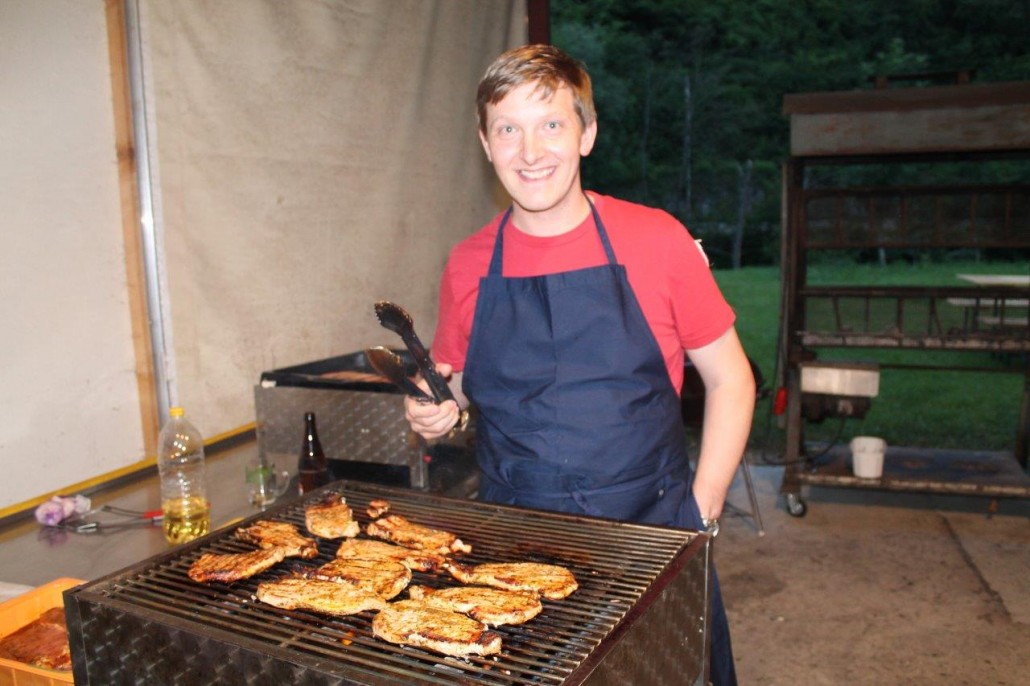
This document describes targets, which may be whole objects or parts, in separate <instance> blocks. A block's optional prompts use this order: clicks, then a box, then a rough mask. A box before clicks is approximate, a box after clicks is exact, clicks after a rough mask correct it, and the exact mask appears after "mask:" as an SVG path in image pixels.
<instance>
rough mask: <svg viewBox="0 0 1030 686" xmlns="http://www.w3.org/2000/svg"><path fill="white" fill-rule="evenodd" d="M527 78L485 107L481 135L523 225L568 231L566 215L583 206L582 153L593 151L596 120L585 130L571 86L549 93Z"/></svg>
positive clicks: (529, 228)
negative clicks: (546, 93) (549, 95)
mask: <svg viewBox="0 0 1030 686" xmlns="http://www.w3.org/2000/svg"><path fill="white" fill-rule="evenodd" d="M536 86H537V84H536V83H535V82H534V83H527V84H523V85H522V86H519V87H518V88H516V89H515V90H513V91H511V92H510V93H508V95H506V96H505V97H504V99H503V100H501V101H500V102H499V103H497V104H496V105H488V106H487V108H486V133H485V134H484V133H483V132H482V131H481V132H480V134H479V137H480V140H481V141H482V143H483V149H484V150H485V151H486V156H487V158H488V159H489V160H490V162H491V163H493V166H494V170H495V171H496V172H497V176H498V178H499V179H500V180H501V183H502V184H503V185H504V188H505V189H506V190H507V191H508V194H509V195H511V197H512V200H514V202H515V211H516V213H517V216H516V221H517V222H518V223H519V226H520V228H522V229H523V230H530V231H531V230H532V229H533V228H535V227H546V226H550V227H552V230H558V229H560V230H567V229H569V228H572V227H571V226H565V225H563V222H566V221H567V220H571V221H575V222H576V223H578V222H579V221H581V220H582V217H581V216H579V217H577V216H575V215H576V214H577V213H578V212H580V210H581V208H582V207H583V206H584V205H585V201H584V200H583V193H582V188H581V186H580V177H579V161H580V157H584V156H586V155H589V154H590V150H591V149H592V148H593V146H594V137H595V136H596V134H597V123H596V122H592V123H591V124H590V125H589V126H587V127H586V129H584V128H583V125H582V124H581V123H580V121H579V116H578V115H577V114H576V108H575V105H574V102H575V101H574V99H573V95H572V91H571V90H570V89H569V88H567V87H562V88H559V89H557V90H556V91H555V92H554V93H553V94H552V95H551V97H550V98H544V97H543V96H542V95H541V93H540V91H536V90H535V89H536Z"/></svg>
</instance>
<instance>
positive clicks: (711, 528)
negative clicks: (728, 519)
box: [701, 517, 719, 538]
mask: <svg viewBox="0 0 1030 686" xmlns="http://www.w3.org/2000/svg"><path fill="white" fill-rule="evenodd" d="M701 524H702V526H704V528H705V533H706V534H708V535H709V536H711V537H712V538H715V537H716V536H718V535H719V518H718V517H712V518H711V519H707V518H706V517H702V518H701Z"/></svg>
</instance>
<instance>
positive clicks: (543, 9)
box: [526, 0, 551, 44]
mask: <svg viewBox="0 0 1030 686" xmlns="http://www.w3.org/2000/svg"><path fill="white" fill-rule="evenodd" d="M526 21H527V23H528V37H529V42H530V43H533V44H536V43H550V42H551V3H550V0H526Z"/></svg>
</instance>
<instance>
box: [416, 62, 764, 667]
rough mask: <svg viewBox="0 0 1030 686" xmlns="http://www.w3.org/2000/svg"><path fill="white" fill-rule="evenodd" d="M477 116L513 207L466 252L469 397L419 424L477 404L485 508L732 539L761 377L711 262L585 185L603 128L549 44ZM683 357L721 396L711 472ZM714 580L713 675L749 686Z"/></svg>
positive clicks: (443, 346) (658, 216)
mask: <svg viewBox="0 0 1030 686" xmlns="http://www.w3.org/2000/svg"><path fill="white" fill-rule="evenodd" d="M477 106H478V113H479V138H480V140H481V142H482V144H483V149H484V150H485V151H486V156H487V158H488V159H489V160H490V162H491V164H493V167H494V170H495V171H496V173H497V176H498V178H499V179H500V181H501V183H502V184H503V185H504V188H505V189H506V190H507V191H508V194H509V195H510V196H511V199H512V204H511V206H510V207H509V208H508V209H507V210H506V211H504V212H502V213H501V214H499V215H498V216H497V217H495V218H494V219H493V220H492V221H491V222H490V223H489V224H487V225H486V226H485V227H483V228H482V229H480V230H479V231H477V232H476V233H475V234H473V235H472V236H470V237H469V238H467V239H466V240H464V241H462V242H461V243H460V244H458V245H457V246H455V248H454V249H453V250H452V252H451V255H450V259H449V260H448V263H447V267H446V269H445V271H444V275H443V278H442V281H441V287H440V311H439V321H438V325H437V332H436V338H435V341H434V343H433V355H434V357H435V358H436V360H437V362H438V366H439V368H440V372H441V373H442V374H444V375H445V376H450V379H451V382H450V383H451V386H452V388H453V390H454V391H455V396H456V398H457V402H456V403H455V402H450V401H448V402H445V403H443V404H441V405H432V404H422V403H418V402H416V401H415V400H414V399H411V398H406V399H405V408H406V413H407V417H408V421H409V422H410V423H411V426H412V428H413V430H415V431H416V432H418V433H419V434H421V435H422V436H425V437H426V438H430V439H432V438H438V437H440V436H443V435H444V434H446V433H447V432H448V431H450V430H451V429H452V428H453V427H454V426H455V425H456V424H457V423H458V421H459V418H460V415H461V412H462V410H463V409H465V408H467V407H468V405H469V404H470V403H475V405H476V408H477V410H478V412H479V419H478V422H477V425H476V456H477V460H478V462H479V466H480V473H481V474H480V487H479V497H480V498H481V499H483V500H487V501H491V502H499V503H508V504H515V505H522V506H526V507H535V508H540V509H546V510H554V511H559V512H571V513H575V514H580V515H591V516H598V517H608V518H612V519H619V520H625V521H633V522H642V523H647V524H659V525H665V526H680V527H688V528H692V529H707V530H710V531H717V523H718V517H719V514H720V513H721V512H722V508H723V504H724V502H725V499H726V492H727V490H728V489H729V485H730V482H731V481H732V480H733V475H734V473H735V471H736V468H737V463H738V462H739V460H740V456H741V455H742V454H743V451H744V448H745V444H746V441H747V435H748V432H749V430H750V427H751V414H752V411H753V408H754V393H755V383H754V378H753V376H752V374H751V367H750V364H749V363H748V360H747V356H746V355H745V354H744V351H743V349H742V347H741V345H740V341H739V339H738V338H737V334H736V331H735V329H734V327H733V322H734V314H733V311H732V310H731V309H730V307H729V305H727V303H726V301H725V299H724V298H723V297H722V295H721V293H720V292H719V289H718V287H717V286H716V284H715V281H714V279H713V278H712V275H711V272H710V271H709V268H708V263H707V260H706V259H705V258H704V255H703V254H702V253H701V251H700V250H699V249H698V248H697V246H696V244H695V242H694V240H693V239H692V238H691V236H690V234H689V233H688V232H687V230H686V228H685V227H683V225H682V224H680V223H679V222H678V221H677V220H676V219H675V218H674V217H672V216H671V215H669V214H668V213H666V212H664V211H661V210H657V209H652V208H648V207H644V206H642V205H637V204H634V203H629V202H626V201H623V200H619V199H616V198H612V197H609V196H604V195H600V194H597V193H593V192H589V193H586V192H584V191H583V188H582V184H581V180H580V161H581V159H582V158H583V157H585V156H587V155H589V154H590V152H591V150H592V149H593V146H594V140H595V138H596V136H597V118H596V115H595V112H594V105H593V93H592V91H591V84H590V77H589V76H588V75H587V72H586V70H585V69H584V68H583V66H582V65H581V64H580V63H579V62H577V61H576V60H574V59H573V58H571V57H570V56H568V55H566V54H565V53H563V52H562V51H560V50H558V49H557V48H554V47H551V46H546V45H530V46H524V47H521V48H517V49H515V50H512V51H509V52H507V53H505V54H503V55H501V56H500V57H499V58H498V59H497V60H496V61H495V62H494V63H493V64H492V65H491V66H490V67H489V68H488V69H487V72H486V74H485V75H484V77H483V79H482V81H481V82H480V85H479V91H478V96H477ZM685 354H686V355H687V356H689V357H690V360H691V362H692V363H693V364H694V366H695V367H696V368H697V370H698V372H699V373H700V375H701V378H702V380H703V381H704V384H705V393H706V395H705V419H704V427H703V438H702V444H701V452H700V455H699V457H698V468H697V472H696V474H695V473H692V470H691V467H690V463H689V461H688V457H687V451H686V437H685V435H684V429H683V424H682V420H681V416H680V403H679V392H680V389H681V387H682V383H683V372H684V355H685ZM423 383H424V382H423ZM713 586H714V592H713V597H712V601H713V618H712V625H711V634H712V681H713V683H715V684H734V683H736V677H735V673H734V668H733V655H732V650H731V648H730V637H729V627H728V625H727V622H726V613H725V610H724V608H723V604H722V598H721V595H720V593H719V588H718V582H716V583H715V584H713Z"/></svg>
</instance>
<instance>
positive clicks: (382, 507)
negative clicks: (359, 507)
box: [365, 499, 390, 519]
mask: <svg viewBox="0 0 1030 686" xmlns="http://www.w3.org/2000/svg"><path fill="white" fill-rule="evenodd" d="M389 511H390V501H389V500H379V499H376V500H370V501H369V502H368V508H367V509H366V510H365V512H367V513H368V516H369V519H379V518H380V517H382V516H383V515H384V514H386V513H387V512H389Z"/></svg>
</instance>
